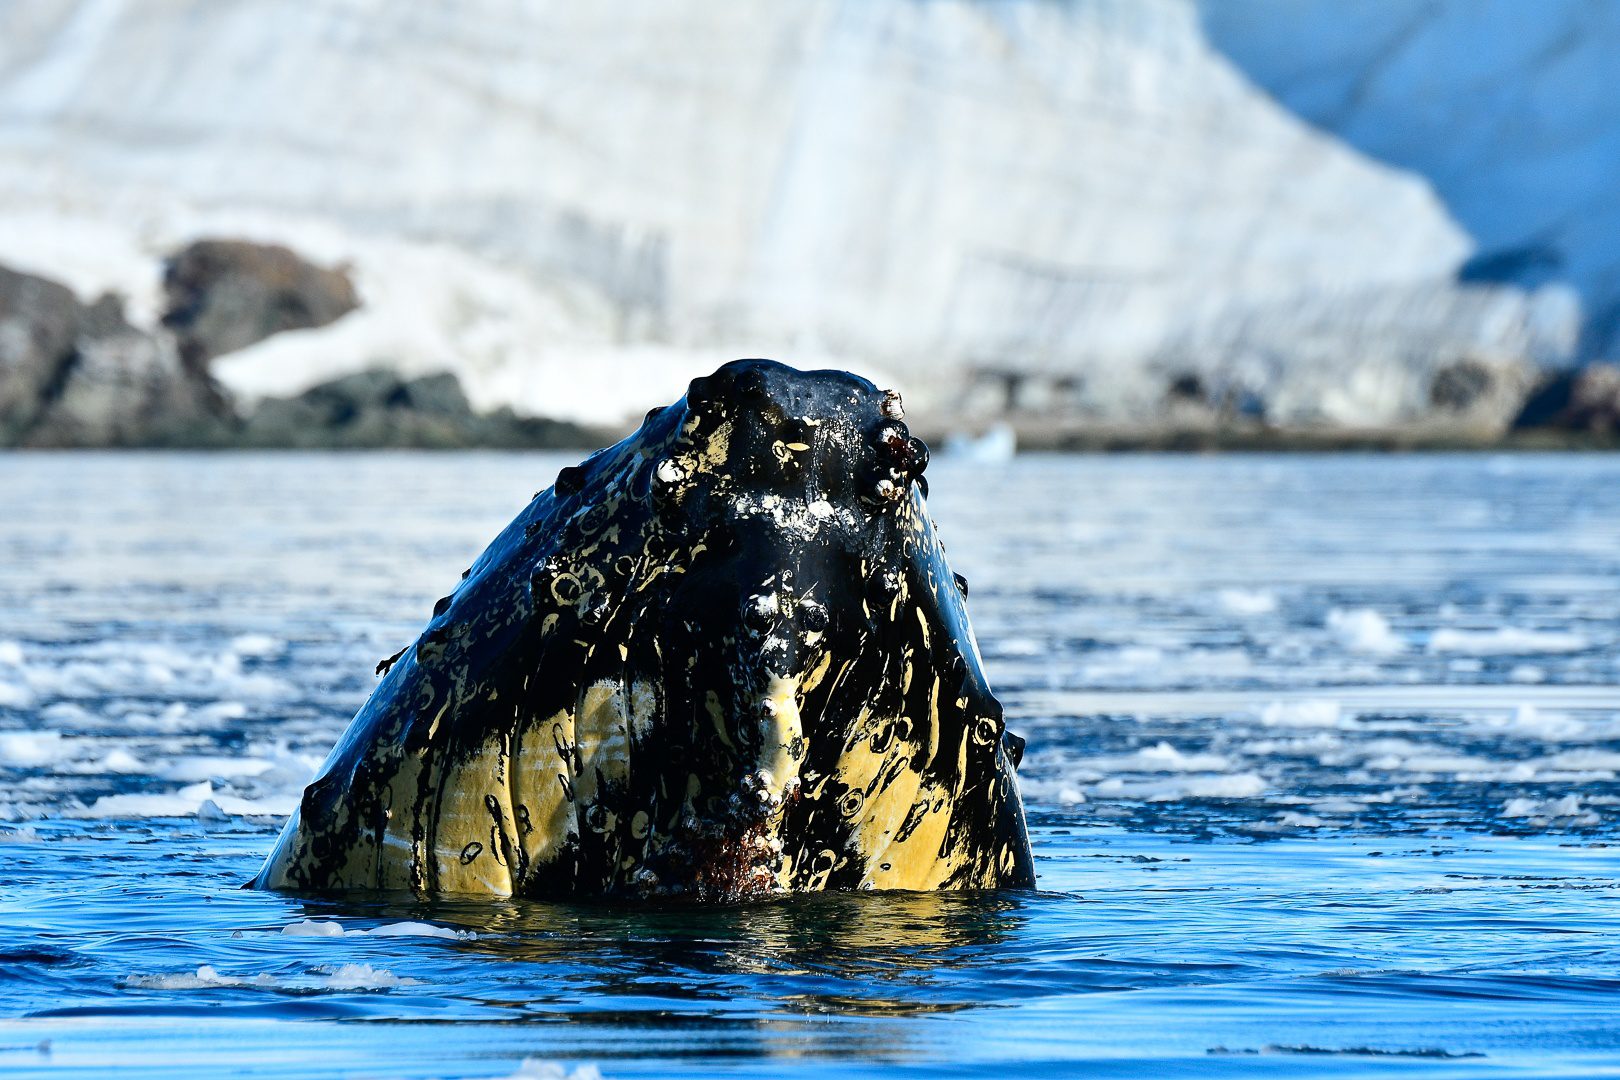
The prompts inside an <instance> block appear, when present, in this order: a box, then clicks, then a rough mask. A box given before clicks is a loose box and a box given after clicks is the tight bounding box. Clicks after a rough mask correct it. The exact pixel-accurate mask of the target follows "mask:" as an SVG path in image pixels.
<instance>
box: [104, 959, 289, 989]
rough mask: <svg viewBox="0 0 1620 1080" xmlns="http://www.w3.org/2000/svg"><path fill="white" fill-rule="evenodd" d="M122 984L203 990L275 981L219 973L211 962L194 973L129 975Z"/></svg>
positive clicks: (264, 977)
mask: <svg viewBox="0 0 1620 1080" xmlns="http://www.w3.org/2000/svg"><path fill="white" fill-rule="evenodd" d="M124 985H125V986H133V987H138V988H140V989H142V990H203V989H208V988H212V987H220V986H265V987H273V986H275V985H276V981H275V979H274V978H272V977H271V976H269V975H253V976H249V977H247V978H242V977H240V976H235V975H221V974H220V973H219V972H218V971H216V970H214V966H213V965H212V964H203V965H202V966H200V967H198V968H197V971H196V974H182V975H131V976H129V978H127V979H125V980H124Z"/></svg>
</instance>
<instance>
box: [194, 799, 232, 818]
mask: <svg viewBox="0 0 1620 1080" xmlns="http://www.w3.org/2000/svg"><path fill="white" fill-rule="evenodd" d="M197 820H198V821H229V820H231V815H229V814H227V813H226V812H225V811H223V810H221V809H220V808H219V803H217V802H215V801H214V800H213V799H204V800H203V801H202V803H201V804H200V805H198V807H197Z"/></svg>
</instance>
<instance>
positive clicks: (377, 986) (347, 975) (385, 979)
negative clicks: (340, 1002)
mask: <svg viewBox="0 0 1620 1080" xmlns="http://www.w3.org/2000/svg"><path fill="white" fill-rule="evenodd" d="M315 970H316V971H317V972H319V973H321V974H322V975H324V976H325V980H324V984H325V986H326V987H327V988H328V989H330V990H391V989H393V988H394V987H396V986H417V985H419V983H418V981H417V980H416V979H408V978H405V977H404V976H402V975H395V974H394V973H393V972H392V971H389V970H388V969H387V968H374V967H372V966H371V965H370V964H338V965H337V966H335V967H326V968H316V969H315Z"/></svg>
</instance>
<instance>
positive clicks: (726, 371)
mask: <svg viewBox="0 0 1620 1080" xmlns="http://www.w3.org/2000/svg"><path fill="white" fill-rule="evenodd" d="M927 463H928V451H927V448H926V447H925V446H924V445H923V444H922V442H921V441H919V440H918V439H916V438H914V437H912V436H911V434H910V432H909V431H908V430H907V428H906V425H905V422H904V419H903V411H902V406H901V402H900V399H899V396H898V395H896V394H894V393H893V392H892V391H882V390H879V389H878V388H877V387H876V386H874V385H873V384H872V383H870V382H868V381H866V380H865V379H862V378H859V377H857V376H854V375H851V374H848V373H847V372H839V371H798V370H795V369H793V368H790V367H787V366H785V365H782V364H778V363H774V362H772V361H768V360H739V361H735V362H733V363H730V364H727V365H725V366H724V367H722V368H720V369H719V370H718V371H716V372H715V373H714V374H713V375H710V376H707V377H705V378H700V379H696V380H694V381H693V382H692V384H691V386H690V387H689V389H688V391H687V394H686V395H685V397H683V398H682V399H681V400H679V401H677V402H675V403H674V404H672V405H670V406H667V407H665V408H662V409H655V410H653V411H652V412H650V413H649V414H648V415H647V418H646V420H645V421H644V422H643V424H642V425H641V427H640V428H639V429H638V430H637V431H636V432H635V433H634V434H633V435H631V436H630V437H628V438H626V439H625V440H623V441H622V442H620V443H618V444H617V445H615V446H612V447H609V448H608V449H605V450H602V451H599V452H598V453H596V454H594V455H593V456H591V457H590V458H589V459H587V460H586V461H585V462H583V463H582V464H580V465H578V466H574V467H570V468H567V469H564V470H563V471H562V472H561V473H560V474H559V475H558V477H557V479H556V482H555V483H554V484H553V485H552V486H551V487H550V488H548V489H547V490H545V491H542V492H540V493H539V494H538V495H536V496H535V498H534V500H533V501H532V502H531V503H530V504H529V506H528V507H527V508H525V509H524V511H523V512H522V513H521V514H519V515H518V517H517V518H516V519H515V520H514V521H513V522H512V523H511V524H510V525H509V526H507V528H506V529H505V530H504V531H503V532H502V533H501V534H500V535H499V536H497V537H496V538H495V540H494V541H493V542H492V543H491V544H490V546H489V548H488V549H487V550H486V551H485V552H484V553H483V554H482V555H481V556H480V557H479V559H478V560H477V562H476V563H474V564H473V566H472V567H471V569H469V570H468V572H467V574H466V575H465V576H464V578H463V580H462V582H461V584H460V585H459V586H458V587H457V589H456V590H455V592H454V593H453V594H451V595H450V596H448V597H446V598H444V599H443V600H441V601H440V602H439V604H438V605H437V606H436V607H435V609H434V615H433V618H432V620H431V621H430V622H429V623H428V625H427V628H426V629H425V630H424V631H423V633H422V635H421V636H420V637H419V638H418V639H417V641H416V642H415V644H414V645H412V646H410V647H408V648H407V649H405V650H404V651H403V652H402V653H401V654H400V655H399V656H397V657H396V658H393V660H392V661H385V662H384V665H382V666H384V667H386V668H387V670H386V675H385V676H384V678H383V680H382V682H381V684H380V685H379V686H378V687H377V689H376V691H375V692H374V693H373V694H372V696H371V698H370V700H369V701H367V702H366V704H365V706H364V707H363V708H362V709H361V710H360V712H359V714H358V715H357V716H356V717H355V719H354V721H353V722H352V723H351V725H350V726H349V728H348V730H347V732H346V733H345V734H344V736H343V737H342V739H341V740H340V741H339V743H338V745H337V746H336V747H335V748H334V749H333V751H332V753H331V755H330V756H329V757H328V759H327V761H326V763H325V765H324V766H323V767H322V769H321V773H320V775H319V776H318V777H317V779H316V780H315V781H314V782H313V783H312V784H310V786H309V788H308V789H307V790H306V791H305V793H304V797H303V800H302V803H301V805H300V807H299V810H298V812H297V813H296V814H295V815H294V816H293V818H292V819H291V820H290V821H288V823H287V825H286V827H285V829H284V830H283V831H282V834H281V837H280V839H279V840H278V842H277V845H276V847H275V849H274V851H273V852H272V853H271V855H270V857H269V859H268V860H267V861H266V863H265V865H264V868H263V869H262V870H261V872H260V873H259V875H258V877H257V878H256V879H255V881H254V884H255V885H256V886H259V887H264V888H277V889H294V890H302V891H317V892H326V891H343V890H362V889H363V890H399V889H403V890H412V891H415V892H418V893H437V892H444V893H484V894H492V895H497V896H514V895H515V896H529V897H609V898H671V899H688V900H695V901H742V900H751V899H760V898H765V897H769V896H773V895H779V894H783V893H792V892H808V891H818V890H829V889H913V890H922V889H939V888H964V889H965V888H997V887H1027V886H1031V885H1033V883H1034V880H1035V875H1034V868H1033V861H1032V858H1031V853H1030V848H1029V839H1028V834H1027V831H1026V828H1025V822H1024V812H1023V806H1022V802H1021V800H1020V797H1019V793H1018V783H1017V777H1016V774H1015V768H1016V766H1017V763H1018V759H1019V757H1020V756H1021V752H1022V747H1023V743H1022V740H1020V739H1018V738H1017V737H1016V736H1013V735H1011V734H1010V733H1009V732H1008V731H1007V730H1006V727H1005V724H1004V722H1003V719H1002V709H1001V706H1000V704H999V703H998V702H997V701H996V699H995V697H994V696H993V695H992V694H991V692H990V689H989V686H988V685H987V683H986V681H985V677H984V672H983V669H982V665H981V661H980V658H979V654H978V648H977V646H976V645H975V643H974V641H973V634H972V630H971V628H970V627H969V624H968V618H967V611H966V604H965V600H966V596H965V593H966V582H965V581H963V580H962V579H961V578H959V577H958V576H957V575H955V574H953V573H952V572H951V570H950V568H949V566H948V565H947V564H946V561H945V553H944V550H943V548H942V547H941V546H940V542H939V539H938V537H937V536H936V534H935V530H934V525H933V522H932V521H931V520H930V518H929V515H928V512H927V508H926V504H925V497H926V494H927V487H926V481H925V480H924V479H923V471H924V469H925V468H926V466H927Z"/></svg>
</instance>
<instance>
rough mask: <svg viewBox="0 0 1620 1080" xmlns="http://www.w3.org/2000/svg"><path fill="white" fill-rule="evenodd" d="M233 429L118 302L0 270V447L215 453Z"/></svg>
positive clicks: (197, 380)
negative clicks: (199, 448) (198, 448)
mask: <svg viewBox="0 0 1620 1080" xmlns="http://www.w3.org/2000/svg"><path fill="white" fill-rule="evenodd" d="M229 426H230V408H229V405H228V403H227V402H226V399H225V397H224V395H223V394H222V393H221V392H220V390H219V388H218V387H216V386H215V385H214V384H213V382H212V381H211V380H209V378H208V377H207V375H206V374H205V373H203V372H199V371H196V370H194V369H191V368H189V367H188V366H187V365H185V364H183V363H182V362H181V360H180V356H179V353H178V351H177V349H176V348H175V344H174V341H173V339H172V338H170V337H169V336H168V335H167V334H154V333H150V332H147V331H143V330H140V329H138V328H136V327H133V326H131V325H130V324H129V323H128V322H127V321H126V320H125V318H124V312H123V302H122V301H121V300H120V299H119V298H118V297H116V296H113V295H107V296H103V297H101V298H100V299H99V300H97V301H95V302H94V303H92V304H84V303H82V302H81V301H80V300H79V299H78V297H76V296H75V295H74V294H73V291H72V290H71V289H69V288H68V287H67V286H65V285H62V284H60V283H58V282H55V281H51V280H49V279H47V278H42V277H37V276H35V275H32V274H25V273H21V272H18V271H15V270H9V269H5V268H4V267H0V445H13V446H15V445H24V446H152V445H177V444H185V445H196V444H214V443H218V442H220V441H222V440H224V439H225V438H227V437H228V429H229Z"/></svg>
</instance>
